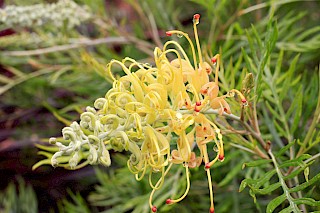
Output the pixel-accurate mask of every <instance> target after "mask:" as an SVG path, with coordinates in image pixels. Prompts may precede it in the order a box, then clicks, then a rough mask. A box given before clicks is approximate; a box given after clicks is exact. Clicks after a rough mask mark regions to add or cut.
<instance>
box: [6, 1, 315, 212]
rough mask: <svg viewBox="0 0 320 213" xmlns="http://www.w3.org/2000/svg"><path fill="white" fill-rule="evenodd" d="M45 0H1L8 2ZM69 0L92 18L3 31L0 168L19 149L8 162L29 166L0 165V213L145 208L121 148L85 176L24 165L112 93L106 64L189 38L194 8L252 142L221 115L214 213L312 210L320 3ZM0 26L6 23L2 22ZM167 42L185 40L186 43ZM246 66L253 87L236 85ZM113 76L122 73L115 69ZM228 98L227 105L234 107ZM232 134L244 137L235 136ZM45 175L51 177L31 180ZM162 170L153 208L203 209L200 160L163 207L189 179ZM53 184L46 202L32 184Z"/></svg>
mask: <svg viewBox="0 0 320 213" xmlns="http://www.w3.org/2000/svg"><path fill="white" fill-rule="evenodd" d="M52 2H55V1H45V0H43V1H21V0H10V1H9V0H8V1H5V5H18V6H23V5H31V4H34V3H44V4H47V3H52ZM75 2H76V3H77V4H78V5H81V6H86V7H87V9H88V11H89V13H90V14H91V17H90V19H88V20H86V21H83V22H81V24H80V25H78V26H75V27H73V28H72V29H69V28H67V27H64V28H62V29H58V28H57V27H56V26H55V24H54V23H47V24H44V25H42V26H36V25H35V26H31V27H30V26H28V27H23V26H19V27H18V26H17V27H12V29H11V30H12V31H14V33H12V34H10V35H4V36H1V37H0V49H1V52H0V70H1V73H0V97H1V104H0V115H1V118H0V125H1V129H3V130H4V131H2V130H1V138H0V139H1V140H2V141H1V142H0V154H1V161H0V164H1V165H12V166H14V165H16V164H15V163H13V162H12V161H11V159H10V158H11V157H12V155H11V154H10V153H12V152H15V153H20V154H19V156H18V157H17V158H18V160H19V162H24V163H23V165H25V168H27V170H28V171H29V172H26V171H25V170H24V171H21V170H19V169H16V170H14V172H13V171H12V168H10V167H12V166H3V167H2V166H0V168H1V167H2V169H1V170H2V171H1V174H2V173H3V172H6V171H9V173H10V174H11V173H12V172H13V173H14V174H12V175H11V176H10V175H5V176H4V180H3V179H2V178H1V180H3V181H4V183H3V184H7V186H6V185H3V186H2V189H3V191H2V192H1V196H0V210H1V211H4V212H37V211H39V212H41V211H42V212H50V211H51V212H56V211H58V212H107V213H111V212H137V213H142V212H149V211H150V209H149V206H148V203H147V199H148V196H149V193H150V187H149V185H148V181H147V180H142V181H140V182H137V181H136V180H135V179H134V176H133V175H132V174H131V173H130V172H129V170H128V169H127V168H126V160H127V158H128V156H127V155H126V153H111V158H112V161H113V163H112V166H111V167H109V168H101V167H94V171H93V170H81V171H72V172H67V173H63V175H62V173H61V170H58V169H52V168H51V167H50V166H48V165H45V166H42V167H39V168H38V169H36V170H35V171H34V172H30V170H31V166H32V165H33V164H36V163H37V162H39V163H38V164H36V165H37V166H40V165H42V164H48V163H49V162H50V161H49V160H48V158H50V154H48V153H50V147H49V148H48V147H47V140H46V139H45V138H49V137H50V136H58V135H60V134H61V133H60V132H61V128H62V127H63V126H65V125H69V124H70V122H71V121H73V120H78V119H79V113H81V112H83V110H84V109H85V106H87V105H91V106H92V104H93V101H94V100H95V99H97V98H99V97H103V96H104V94H105V93H106V92H107V91H108V89H110V88H111V86H112V81H111V79H109V78H108V77H107V75H106V73H105V71H104V68H105V65H106V64H107V63H108V61H110V60H111V59H113V58H114V59H119V60H121V59H123V58H125V57H132V58H134V59H136V60H137V61H139V62H142V63H150V64H153V63H154V61H153V49H154V48H155V47H156V46H160V47H161V46H162V44H163V43H164V42H165V41H166V40H167V38H166V36H165V32H166V31H167V30H172V29H181V30H183V31H185V32H188V33H189V34H190V35H192V33H193V32H192V16H193V14H195V13H200V14H201V22H200V23H201V24H200V25H199V34H200V40H201V44H202V47H203V49H204V50H205V52H204V53H203V54H204V55H205V56H207V59H209V57H210V56H213V55H214V54H215V53H220V54H221V56H222V64H223V66H222V68H221V69H220V74H219V83H220V85H219V86H220V88H221V90H222V92H223V93H225V92H227V91H229V90H230V89H232V88H236V89H238V90H242V91H243V92H245V93H246V94H247V97H249V101H250V103H251V104H252V105H251V110H247V111H245V112H244V113H245V115H246V116H247V117H248V118H249V119H248V120H246V121H245V122H246V123H247V124H249V125H250V126H251V130H252V131H253V132H255V133H256V134H257V135H258V136H259V138H260V139H261V140H259V139H258V138H257V137H254V135H251V134H247V133H248V129H246V128H243V126H242V125H241V123H239V122H235V121H229V120H227V119H225V118H219V121H218V123H219V127H220V128H222V130H223V133H224V135H225V136H226V139H225V140H224V141H225V146H226V159H225V161H224V162H222V163H217V164H215V165H214V166H213V168H212V171H213V177H212V178H213V182H214V192H215V202H216V212H218V213H223V212H234V213H241V212H282V213H284V212H299V210H303V211H304V212H320V201H319V200H320V188H319V186H320V181H319V179H320V175H319V174H320V167H319V163H320V160H319V159H320V146H319V143H320V133H319V127H320V125H319V120H320V98H319V96H320V86H319V85H320V83H319V82H320V67H319V62H320V51H319V50H320V26H319V20H320V15H319V9H320V2H319V1H316V0H315V1H305V0H301V1H299V0H278V1H274V0H268V1H259V0H258V1H254V0H232V1H226V0H209V1H207V0H190V1H182V0H179V1H173V0H167V1H165V0H159V1H152V0H147V1H142V0H141V1H140V0H122V1H102V0H99V1H96V0H77V1H75ZM0 30H2V31H4V30H8V27H7V26H6V25H5V24H4V23H2V22H0ZM174 39H176V40H177V41H178V42H179V43H181V44H182V45H183V46H184V47H186V48H187V47H188V45H187V43H186V41H185V40H183V39H179V38H178V37H177V38H174ZM188 51H190V50H188ZM190 52H191V51H190ZM190 52H189V53H190ZM248 73H251V74H252V76H253V80H254V81H253V83H251V84H250V83H243V82H246V81H244V79H245V76H246V75H247V74H248ZM115 74H116V75H122V73H121V71H120V70H119V71H118V72H117V71H116V73H115ZM249 90H250V91H249ZM230 105H231V106H233V107H235V108H236V106H235V105H236V103H235V102H232V101H231V102H230ZM237 112H238V113H239V110H238V111H235V112H234V113H235V114H236V113H237ZM238 115H239V114H238ZM228 122H229V124H230V125H231V126H230V125H226V123H227V124H228ZM236 130H239V131H243V132H242V133H237V134H234V133H235V131H236ZM41 138H44V139H41ZM40 141H43V143H42V145H39V142H40ZM261 141H262V142H264V144H263V143H262V142H261ZM34 144H38V145H37V146H38V147H39V148H40V150H41V151H40V152H39V154H40V155H43V156H44V157H43V156H42V157H40V158H39V157H37V156H36V155H33V154H30V153H29V152H31V153H34V151H31V150H36V147H34V146H33V145H34ZM8 146H9V147H11V148H8ZM30 146H31V148H30ZM264 146H268V147H269V146H270V147H271V148H270V149H268V147H264ZM28 147H29V148H28ZM257 150H260V151H261V152H262V153H260V152H259V151H257ZM28 153H29V154H28ZM263 156H268V159H263ZM41 160H42V161H41ZM31 173H32V174H33V175H30V174H31ZM44 173H45V174H54V173H56V174H57V176H54V177H52V176H50V178H49V177H48V178H42V179H41V180H42V182H41V183H39V181H38V182H37V181H36V180H37V177H38V176H41V175H43V174H44ZM171 173H172V174H171V175H170V176H168V177H167V179H166V181H165V185H164V186H163V188H162V189H161V190H159V191H158V192H157V193H156V194H155V197H154V200H155V204H156V205H157V206H159V207H158V209H159V211H160V212H207V211H208V203H209V196H208V194H209V191H208V188H207V185H206V181H205V180H206V177H205V172H204V171H203V170H202V167H200V168H198V169H191V183H192V185H191V189H190V193H189V195H188V196H187V198H186V199H185V200H184V201H182V202H181V203H179V204H176V205H172V206H165V205H164V203H165V200H166V199H167V198H168V197H170V195H176V194H181V193H182V192H183V190H184V187H185V185H186V183H185V178H183V176H184V172H183V171H181V169H179V168H178V167H176V168H175V167H174V168H173V171H172V172H171ZM15 174H21V175H22V176H23V177H24V178H25V179H27V180H28V184H25V183H24V182H23V181H22V180H21V179H18V180H19V181H18V184H16V186H17V187H15V185H14V184H13V183H11V180H10V179H11V178H12V177H14V175H15ZM76 176H77V177H76ZM46 177H47V176H46ZM58 179H61V182H66V183H68V184H65V185H63V186H64V187H65V188H70V190H67V191H64V192H62V193H58V194H59V195H56V196H55V193H51V192H50V193H49V192H48V193H47V194H46V196H52V199H49V198H48V199H49V201H47V203H46V204H47V205H46V206H43V205H42V204H41V202H42V201H43V199H44V198H43V197H42V196H41V195H43V194H41V193H42V192H41V193H40V192H39V190H40V191H41V190H42V191H46V186H48V185H50V184H51V182H52V181H56V180H58ZM72 181H75V182H72ZM30 184H31V185H32V184H35V190H33V189H32V188H31V185H30ZM54 186H56V187H58V186H57V185H54ZM56 190H58V191H59V188H57V189H56ZM239 191H240V192H239ZM27 195H29V196H27ZM25 205H28V207H30V208H28V209H26V208H25ZM37 206H38V207H37ZM37 208H38V210H36V209H37ZM39 209H40V210H39Z"/></svg>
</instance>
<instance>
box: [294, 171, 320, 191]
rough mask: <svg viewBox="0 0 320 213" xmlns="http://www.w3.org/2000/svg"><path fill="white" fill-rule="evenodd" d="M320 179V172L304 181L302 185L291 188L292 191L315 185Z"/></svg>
mask: <svg viewBox="0 0 320 213" xmlns="http://www.w3.org/2000/svg"><path fill="white" fill-rule="evenodd" d="M319 180H320V173H319V174H317V175H316V176H314V177H313V178H312V179H311V180H309V181H308V182H305V183H302V184H301V185H298V186H296V187H294V188H291V189H289V191H290V192H299V191H302V190H303V189H305V188H307V187H308V186H311V185H313V184H314V183H316V182H318V181H319Z"/></svg>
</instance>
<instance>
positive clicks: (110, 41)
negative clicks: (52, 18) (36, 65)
mask: <svg viewBox="0 0 320 213" xmlns="http://www.w3.org/2000/svg"><path fill="white" fill-rule="evenodd" d="M126 43H128V39H126V38H125V37H107V38H99V39H94V40H90V39H85V40H80V41H78V42H76V43H72V44H65V45H59V46H53V47H47V48H42V49H36V50H22V51H3V52H2V54H3V55H6V56H34V55H42V54H47V53H53V52H61V51H68V50H72V49H77V48H80V47H87V46H96V45H100V44H126Z"/></svg>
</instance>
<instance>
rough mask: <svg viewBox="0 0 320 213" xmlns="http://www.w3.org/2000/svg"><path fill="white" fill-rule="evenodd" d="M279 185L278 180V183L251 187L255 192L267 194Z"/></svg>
mask: <svg viewBox="0 0 320 213" xmlns="http://www.w3.org/2000/svg"><path fill="white" fill-rule="evenodd" d="M280 186H281V183H279V182H278V183H274V184H271V185H269V186H267V187H265V188H263V189H255V188H253V187H252V188H251V189H252V190H253V191H254V193H256V194H262V195H265V194H269V193H271V192H273V191H274V190H276V189H278V188H279V187H280Z"/></svg>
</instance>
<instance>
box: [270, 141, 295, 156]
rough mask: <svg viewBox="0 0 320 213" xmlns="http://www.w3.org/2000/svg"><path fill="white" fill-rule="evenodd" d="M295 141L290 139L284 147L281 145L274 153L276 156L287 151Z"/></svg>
mask: <svg viewBox="0 0 320 213" xmlns="http://www.w3.org/2000/svg"><path fill="white" fill-rule="evenodd" d="M295 143H296V141H295V140H294V141H292V142H290V143H288V144H287V145H285V146H284V147H282V148H281V149H280V150H279V151H278V152H277V153H276V154H275V156H276V157H281V156H282V155H283V154H284V153H285V152H286V151H288V150H289V149H290V147H292V146H293V145H294V144H295Z"/></svg>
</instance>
